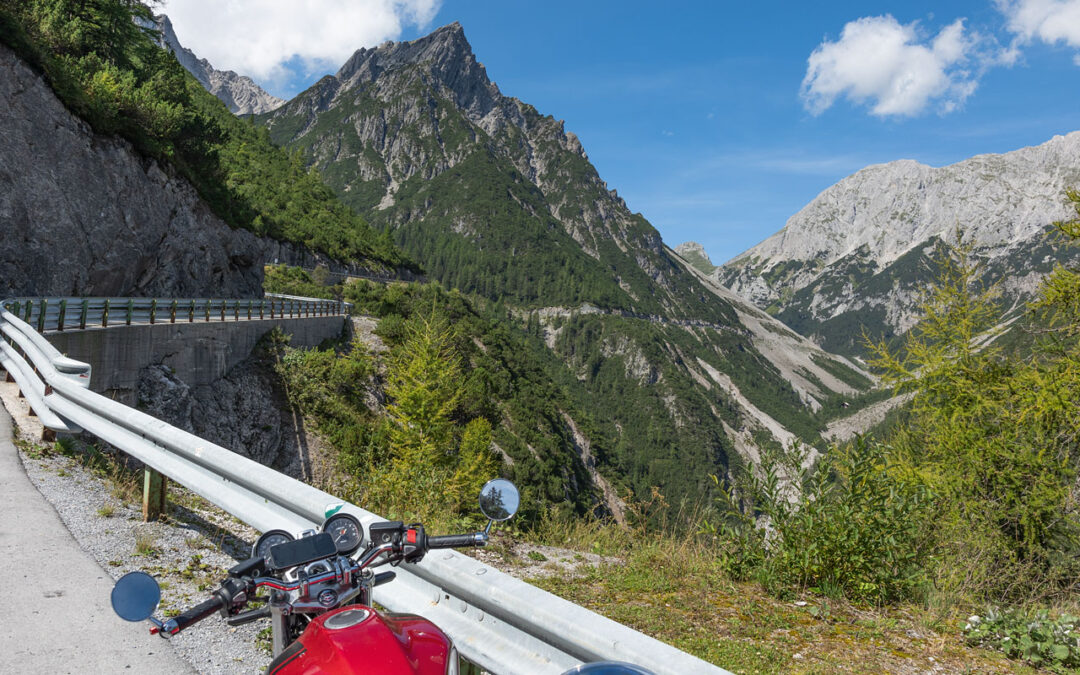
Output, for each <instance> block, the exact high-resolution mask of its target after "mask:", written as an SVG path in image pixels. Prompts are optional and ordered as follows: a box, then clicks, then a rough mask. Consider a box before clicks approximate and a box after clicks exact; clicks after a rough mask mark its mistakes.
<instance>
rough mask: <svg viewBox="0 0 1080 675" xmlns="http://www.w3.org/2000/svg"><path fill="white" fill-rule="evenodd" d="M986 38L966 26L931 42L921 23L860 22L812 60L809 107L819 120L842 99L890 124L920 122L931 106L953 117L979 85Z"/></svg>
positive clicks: (806, 91)
mask: <svg viewBox="0 0 1080 675" xmlns="http://www.w3.org/2000/svg"><path fill="white" fill-rule="evenodd" d="M981 39H982V38H981V37H980V36H979V35H977V34H974V33H971V32H969V31H967V30H965V28H964V20H963V19H958V20H956V21H954V22H953V23H951V24H950V25H948V26H946V27H945V28H944V29H942V30H941V32H940V33H938V34H937V35H936V36H934V37H933V38H932V39H930V40H927V39H926V38H925V36H923V35H922V34H921V32H920V30H919V26H918V24H917V23H910V24H907V25H902V24H900V23H899V22H898V21H897V20H896V19H894V18H893V17H892V16H890V15H885V16H876V17H864V18H861V19H858V20H855V21H852V22H850V23H848V24H847V25H846V26H844V30H843V32H842V33H841V35H840V39H839V40H837V41H836V42H829V41H825V42H823V43H821V45H819V46H818V47H817V49H815V50H814V51H813V53H812V54H810V58H809V59H808V61H807V63H808V65H807V70H806V77H805V78H804V79H803V83H802V91H801V94H802V98H803V103H804V105H805V106H806V108H807V110H809V111H810V112H811V113H813V114H815V115H818V114H821V113H822V112H824V111H825V110H827V109H828V108H829V107H830V106H832V104H833V103H834V102H836V99H837V98H839V97H842V96H843V97H846V98H847V99H849V100H850V101H852V102H854V103H856V104H860V105H861V104H865V105H868V106H870V111H871V112H872V113H873V114H875V115H879V116H882V117H886V116H912V115H917V114H919V113H921V112H923V111H924V110H926V109H927V108H928V107H929V106H930V105H931V104H937V105H938V106H939V109H940V110H941V111H942V112H951V111H952V110H955V109H956V108H957V107H958V106H959V105H960V104H962V103H963V102H964V100H965V99H967V98H968V97H969V96H971V94H973V93H974V92H975V89H976V87H977V86H978V74H977V73H974V72H972V69H971V67H970V66H971V63H972V61H973V59H975V57H976V56H977V53H976V52H977V45H978V43H979V42H980V41H981ZM980 58H981V57H980Z"/></svg>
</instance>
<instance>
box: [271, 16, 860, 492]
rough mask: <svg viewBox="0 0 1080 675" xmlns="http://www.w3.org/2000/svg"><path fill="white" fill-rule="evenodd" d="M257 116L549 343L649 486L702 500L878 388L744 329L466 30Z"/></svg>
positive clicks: (824, 359) (462, 281)
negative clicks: (501, 78)
mask: <svg viewBox="0 0 1080 675" xmlns="http://www.w3.org/2000/svg"><path fill="white" fill-rule="evenodd" d="M257 120H258V123H259V124H262V125H265V126H266V127H267V128H268V129H269V132H270V136H271V138H272V139H273V140H274V141H275V142H278V143H281V144H283V145H285V146H286V147H289V148H295V149H299V150H301V151H303V153H304V156H305V157H306V158H307V160H308V161H309V162H311V164H312V165H313V166H315V167H317V168H318V169H319V170H320V171H321V172H322V174H323V176H324V177H325V178H326V180H327V181H328V183H329V184H330V185H331V186H332V187H333V188H334V189H335V190H337V192H338V194H339V195H341V197H342V199H344V200H345V201H346V202H347V203H349V204H350V205H352V206H353V207H354V208H356V209H357V210H358V211H360V212H361V213H362V214H364V215H365V217H366V218H367V219H368V221H369V222H371V223H372V224H373V225H375V226H383V227H388V228H390V229H391V230H392V232H393V236H394V238H395V240H396V241H397V242H398V243H399V244H400V245H401V246H402V247H403V248H404V249H405V251H406V252H407V253H408V254H409V255H410V256H412V257H413V258H415V259H416V260H418V261H419V262H420V263H421V264H422V265H423V266H424V268H425V270H426V272H427V273H428V274H429V276H430V278H432V279H437V280H440V281H442V282H443V283H445V284H446V285H448V286H451V287H455V288H458V289H460V290H462V291H463V292H466V293H476V294H478V295H480V296H482V297H484V298H487V299H488V301H489V302H491V303H494V304H495V305H496V306H497V307H500V308H503V309H504V310H505V311H507V312H509V313H510V314H511V315H513V316H515V317H517V318H518V320H519V321H520V322H521V323H522V324H524V325H525V326H526V327H527V328H528V330H530V331H531V332H532V333H533V334H535V335H537V336H540V337H542V338H543V339H544V340H545V342H546V343H547V345H548V347H549V348H550V349H551V350H552V351H553V352H554V353H555V354H556V355H557V356H558V357H559V359H560V360H561V362H562V363H564V364H565V367H564V368H563V369H562V371H561V374H560V375H559V376H560V377H561V378H562V379H563V383H564V384H565V385H566V387H567V388H568V390H569V391H571V392H575V393H574V395H575V396H576V397H577V398H578V401H579V403H580V404H581V405H582V406H583V407H586V408H588V409H589V410H591V411H593V412H594V415H595V417H596V420H595V421H596V425H595V426H596V428H597V429H598V430H599V431H598V433H600V434H602V435H603V436H605V437H606V438H608V439H610V442H609V443H607V445H609V447H611V448H612V449H613V451H612V452H610V453H609V454H608V458H609V461H610V464H609V466H608V467H607V470H610V471H614V472H616V473H617V474H619V475H623V476H627V477H629V482H630V484H631V485H632V486H633V487H634V489H635V490H636V491H638V492H639V493H647V490H648V489H649V487H650V486H653V485H663V486H670V489H671V492H672V494H673V495H674V496H683V495H691V494H697V493H699V492H700V490H701V489H702V488H703V487H704V486H705V485H707V484H708V483H709V482H710V481H709V479H708V476H707V474H709V473H723V472H725V471H726V470H727V468H728V467H729V465H730V463H731V462H736V463H738V462H740V461H743V460H745V459H747V458H749V459H750V460H751V461H752V460H753V457H754V456H755V454H756V452H755V451H756V447H757V446H758V445H760V444H763V443H764V444H769V443H777V442H791V441H792V440H794V439H796V438H798V439H802V440H804V441H808V442H818V441H819V440H820V438H819V436H818V434H819V431H820V429H821V428H822V422H821V420H820V419H819V416H818V414H817V413H815V411H816V410H818V409H819V408H820V407H821V406H822V404H823V403H826V402H829V401H832V400H835V397H837V396H838V395H843V394H847V395H851V394H854V393H856V391H857V387H860V386H865V385H866V384H867V380H865V379H864V378H863V377H862V376H861V375H859V374H858V373H856V372H855V371H854V370H852V369H851V368H850V367H849V366H848V365H845V364H844V363H842V362H840V361H838V360H835V359H833V358H832V357H830V356H829V355H826V354H825V353H824V352H822V351H821V350H820V349H818V348H816V347H814V346H813V345H811V344H810V343H807V342H805V341H799V340H798V339H797V337H794V338H793V342H792V343H791V344H792V345H795V344H796V343H798V344H799V347H798V349H796V350H795V351H793V352H792V353H791V354H789V355H788V357H787V358H786V361H785V363H784V365H782V366H778V365H777V363H776V362H775V360H774V359H772V358H770V357H769V356H766V355H765V354H763V352H762V351H761V349H760V348H759V346H758V345H759V344H760V343H761V342H762V339H763V337H764V335H768V334H769V333H770V331H778V332H780V331H786V329H783V328H782V327H780V325H779V324H775V325H770V326H769V327H765V326H764V324H763V323H761V322H758V321H752V322H750V323H749V324H747V323H744V322H743V320H742V319H743V317H744V315H745V312H743V311H742V310H740V309H737V308H736V306H735V304H733V302H732V300H733V299H732V298H731V297H726V296H723V295H721V294H717V293H716V292H715V289H713V288H711V287H710V285H709V284H708V282H707V281H705V280H703V279H701V278H699V276H698V274H697V273H696V272H695V271H693V270H691V269H689V268H688V267H687V266H686V264H685V262H684V261H683V260H682V259H681V258H679V257H678V256H677V255H675V254H674V252H672V251H671V250H670V249H668V248H667V247H666V246H664V244H663V242H662V241H661V239H660V235H659V233H658V232H657V231H656V230H655V229H654V228H653V227H652V226H651V225H650V224H649V223H648V221H646V220H645V218H644V217H642V216H641V215H640V214H634V213H631V212H630V211H629V210H628V209H627V207H626V204H625V203H624V202H623V201H622V200H621V199H620V198H619V197H618V196H617V195H616V194H615V192H614V191H613V190H610V189H609V188H608V186H607V185H606V184H605V183H604V181H603V180H601V178H600V177H599V175H598V174H597V172H596V169H595V168H594V167H593V166H592V165H591V164H590V163H589V161H588V157H587V155H586V154H585V151H584V149H583V148H582V146H581V143H580V142H579V141H578V139H577V138H576V137H575V136H574V135H573V134H572V133H569V132H567V131H566V130H565V129H564V126H563V123H562V122H559V121H557V120H555V119H553V118H551V117H549V116H544V115H541V114H540V113H539V112H537V111H536V110H535V109H534V108H533V107H532V106H530V105H528V104H526V103H523V102H521V101H519V100H517V99H514V98H509V97H506V96H503V95H502V94H501V93H500V91H499V89H498V87H497V86H496V85H495V84H494V83H492V82H491V81H490V80H489V79H488V78H487V75H486V73H485V70H484V68H483V66H482V65H481V64H480V63H479V62H478V61H477V59H476V57H475V56H474V54H473V53H472V50H471V48H470V46H469V44H468V42H467V41H466V39H465V35H464V31H463V29H462V27H461V26H460V25H458V24H452V25H450V26H446V27H443V28H440V29H439V30H437V31H435V32H434V33H432V34H431V35H429V36H427V37H425V38H422V39H419V40H415V41H413V42H406V43H388V44H386V45H383V46H380V47H378V48H376V49H361V50H360V51H358V52H356V53H355V54H354V56H353V57H352V58H351V59H349V61H348V62H347V63H345V65H343V66H342V68H341V69H340V70H339V71H338V73H337V74H336V75H334V76H327V77H325V78H323V79H322V80H320V81H319V82H318V83H316V84H315V85H314V86H312V87H311V88H310V89H309V90H307V91H305V92H303V93H302V94H300V95H299V96H297V97H296V98H294V99H293V100H291V101H289V102H288V103H287V104H285V105H284V106H282V107H281V108H279V109H277V110H275V111H274V112H272V113H270V114H267V115H264V116H260V117H258V118H257ZM755 331H761V333H758V332H755ZM762 333H763V334H764V335H763V334H762ZM774 334H775V333H774ZM787 361H790V362H791V364H788V363H787ZM853 385H855V386H853Z"/></svg>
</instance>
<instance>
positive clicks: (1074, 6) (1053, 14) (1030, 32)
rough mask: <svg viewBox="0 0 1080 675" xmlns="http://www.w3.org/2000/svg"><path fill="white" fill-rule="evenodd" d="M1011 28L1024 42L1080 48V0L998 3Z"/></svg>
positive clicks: (1009, 0)
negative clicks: (1037, 41) (1032, 41)
mask: <svg viewBox="0 0 1080 675" xmlns="http://www.w3.org/2000/svg"><path fill="white" fill-rule="evenodd" d="M997 5H998V9H999V10H1001V13H1002V14H1004V15H1005V19H1006V20H1007V21H1008V25H1007V28H1008V29H1009V31H1010V32H1012V33H1015V34H1016V35H1017V36H1018V37H1020V38H1021V39H1022V40H1024V41H1031V40H1036V39H1038V40H1042V41H1043V42H1046V43H1047V44H1057V43H1059V42H1063V43H1065V44H1066V45H1068V46H1069V47H1080V0H998V3H997Z"/></svg>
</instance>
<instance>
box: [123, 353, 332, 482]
mask: <svg viewBox="0 0 1080 675" xmlns="http://www.w3.org/2000/svg"><path fill="white" fill-rule="evenodd" d="M280 389H281V388H280V386H279V384H278V380H277V378H276V376H275V375H274V373H273V370H272V368H270V367H269V366H268V365H267V364H266V363H264V362H263V361H262V360H260V359H259V358H258V357H252V358H249V359H247V360H245V361H243V362H241V363H240V364H239V365H237V366H236V367H235V368H233V369H232V370H231V371H230V372H229V373H228V375H226V376H225V377H223V378H221V379H218V380H216V381H215V382H213V383H212V384H209V385H202V386H194V387H192V386H189V385H188V384H187V383H186V382H183V381H181V380H180V379H178V378H177V377H176V376H175V375H174V374H173V373H171V372H170V369H169V368H168V367H167V366H163V365H151V366H148V367H146V368H144V369H143V371H142V373H141V375H140V378H139V385H138V392H139V402H138V406H139V408H140V409H141V410H142V411H143V412H146V413H147V414H149V415H152V416H154V417H156V418H158V419H160V420H162V421H165V422H168V423H169V424H171V425H173V426H175V427H178V428H180V429H183V430H185V431H188V432H190V433H192V434H195V435H196V436H198V437H199V438H204V439H206V440H208V441H210V442H211V443H215V444H217V445H220V446H222V447H224V448H228V449H230V450H232V451H233V452H236V453H238V454H241V455H243V456H245V457H248V458H250V459H252V460H255V461H256V462H259V463H260V464H264V465H266V466H269V467H272V468H274V469H277V470H278V471H282V472H283V473H286V474H288V475H290V476H293V477H296V478H302V477H310V476H311V473H312V470H311V466H310V450H309V448H308V442H309V437H308V434H307V433H305V428H304V424H303V420H302V418H301V417H300V416H299V415H295V416H294V415H292V414H291V412H290V409H289V406H288V403H287V401H286V399H285V396H284V394H283V393H282V392H281V390H280Z"/></svg>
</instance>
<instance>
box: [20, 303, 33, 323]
mask: <svg viewBox="0 0 1080 675" xmlns="http://www.w3.org/2000/svg"><path fill="white" fill-rule="evenodd" d="M33 311H34V301H33V300H27V301H26V315H25V316H23V321H25V322H26V323H30V315H31V314H32V313H33Z"/></svg>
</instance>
